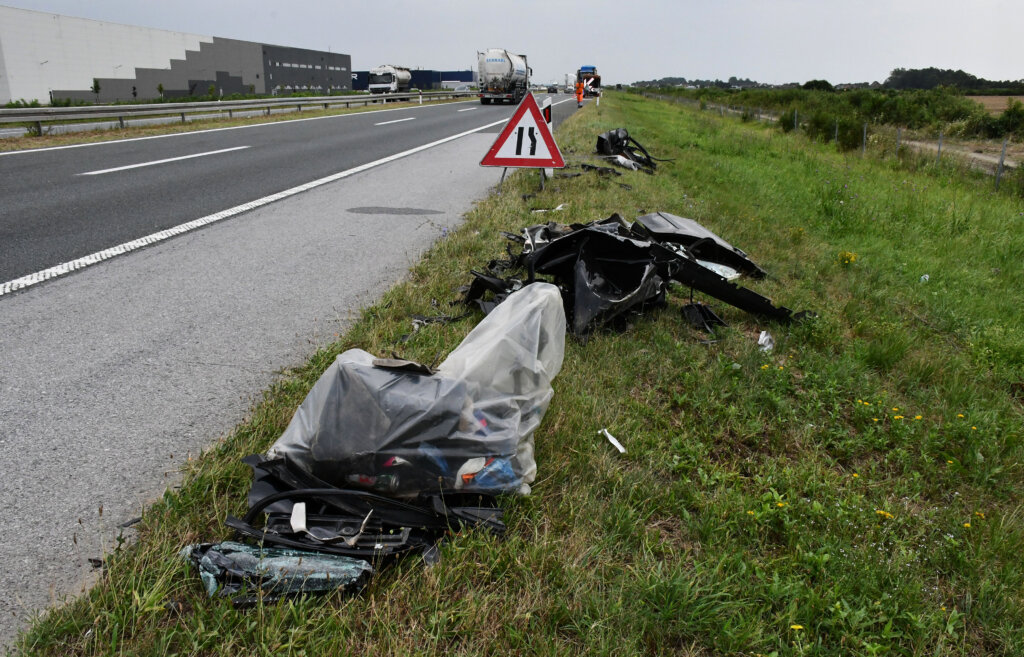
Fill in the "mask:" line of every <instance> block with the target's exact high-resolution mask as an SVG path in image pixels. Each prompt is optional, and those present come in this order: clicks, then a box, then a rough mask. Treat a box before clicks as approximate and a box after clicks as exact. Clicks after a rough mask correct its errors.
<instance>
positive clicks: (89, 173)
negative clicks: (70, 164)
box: [75, 146, 249, 176]
mask: <svg viewBox="0 0 1024 657" xmlns="http://www.w3.org/2000/svg"><path fill="white" fill-rule="evenodd" d="M246 148H249V146H235V147H233V148H222V149H220V150H219V151H208V152H206V153H193V154H192V155H181V156H179V157H168V158H165V159H163V160H153V161H152V162H141V163H139V164H128V165H125V166H123V167H114V168H113V169H100V170H99V171H86V172H85V173H79V174H75V175H79V176H98V175H100V174H101V173H113V172H115V171H126V170H128V169H138V168H139V167H151V166H153V165H154V164H165V163H167V162H177V161H178V160H190V159H192V158H194V157H206V156H207V155H217V154H219V153H230V152H231V151H240V150H244V149H246Z"/></svg>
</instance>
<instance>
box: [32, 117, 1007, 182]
mask: <svg viewBox="0 0 1024 657" xmlns="http://www.w3.org/2000/svg"><path fill="white" fill-rule="evenodd" d="M36 135H37V136H39V137H42V136H43V122H42V121H36ZM1003 150H1004V151H1005V150H1006V149H1005V148H1004V149H1003ZM996 189H998V186H997V187H996Z"/></svg>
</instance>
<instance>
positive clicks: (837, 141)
mask: <svg viewBox="0 0 1024 657" xmlns="http://www.w3.org/2000/svg"><path fill="white" fill-rule="evenodd" d="M835 141H836V146H838V145H839V119H836V139H835Z"/></svg>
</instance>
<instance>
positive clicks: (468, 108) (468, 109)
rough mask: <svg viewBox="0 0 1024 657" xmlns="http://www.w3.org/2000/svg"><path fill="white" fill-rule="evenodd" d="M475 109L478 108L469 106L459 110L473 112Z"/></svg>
mask: <svg viewBox="0 0 1024 657" xmlns="http://www.w3.org/2000/svg"><path fill="white" fill-rule="evenodd" d="M475 109H476V108H475V107H467V108H466V109H460V110H459V111H460V112H472V111H473V110H475Z"/></svg>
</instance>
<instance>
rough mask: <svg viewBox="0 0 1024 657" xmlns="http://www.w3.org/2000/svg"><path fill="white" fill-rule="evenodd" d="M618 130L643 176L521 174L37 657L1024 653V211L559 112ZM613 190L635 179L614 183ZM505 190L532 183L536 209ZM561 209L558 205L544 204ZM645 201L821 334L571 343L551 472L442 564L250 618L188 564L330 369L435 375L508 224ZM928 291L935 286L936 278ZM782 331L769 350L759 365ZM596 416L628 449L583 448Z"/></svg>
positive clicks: (86, 600)
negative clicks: (718, 243) (715, 242)
mask: <svg viewBox="0 0 1024 657" xmlns="http://www.w3.org/2000/svg"><path fill="white" fill-rule="evenodd" d="M619 126H626V127H627V128H629V130H630V132H631V134H632V135H633V136H634V137H636V138H637V139H639V140H640V142H641V143H643V144H644V145H645V146H647V147H648V149H649V150H650V151H651V152H652V153H654V154H655V155H656V156H658V157H665V158H672V159H673V160H674V161H673V162H670V163H665V164H663V165H662V166H661V167H659V170H658V173H657V175H655V176H645V175H644V174H642V173H627V174H626V175H625V176H623V177H621V178H599V177H596V176H594V175H593V174H585V175H584V176H582V177H579V178H572V179H562V180H557V181H555V183H554V184H549V185H548V186H547V189H546V190H545V191H543V192H537V178H536V174H535V173H533V174H532V175H526V174H522V173H521V174H517V175H514V176H512V177H511V179H510V180H509V181H506V188H505V193H503V194H501V195H497V196H492V197H491V198H489V199H487V200H486V201H484V202H482V203H480V204H479V205H478V206H477V207H476V208H475V209H474V210H472V211H471V212H470V213H469V214H468V215H467V217H466V223H465V225H464V226H463V227H462V228H460V229H459V230H458V231H455V232H453V233H451V234H449V235H448V236H447V237H446V238H445V239H443V240H441V241H440V242H438V243H437V244H436V246H435V247H434V248H433V249H432V250H431V251H430V252H429V253H428V254H427V256H426V257H425V258H424V259H423V261H422V262H420V263H418V264H417V265H416V266H415V267H414V268H413V269H412V270H411V272H410V274H409V277H408V280H407V281H406V282H404V283H403V284H401V285H399V286H397V287H395V288H394V289H392V290H390V291H389V292H388V293H387V294H386V295H385V297H384V299H383V300H382V301H381V303H379V304H377V305H375V306H373V307H371V308H367V309H365V310H364V311H363V312H362V314H361V317H360V318H359V319H358V321H357V322H356V323H355V324H354V326H353V327H352V329H351V330H350V331H349V332H348V333H347V334H346V335H344V336H343V337H342V339H340V340H339V341H338V342H337V343H336V344H334V345H331V346H330V347H329V348H326V349H324V350H322V351H320V352H318V353H317V354H316V355H315V356H314V357H313V358H312V360H311V361H310V362H309V363H308V364H307V365H305V366H304V367H302V368H300V369H297V370H295V371H293V372H288V373H287V374H286V375H285V376H283V377H282V378H281V380H280V381H279V382H277V383H276V384H275V385H274V386H273V387H272V388H271V389H269V390H268V391H266V393H265V395H264V398H263V401H262V402H261V403H259V404H257V405H256V406H255V407H254V408H253V409H252V413H251V417H250V418H249V420H248V421H247V422H245V423H244V424H242V425H241V426H239V427H238V429H237V430H236V431H235V432H234V433H233V434H232V435H231V436H229V437H228V438H226V439H225V440H224V441H223V442H222V443H220V444H218V445H217V446H215V447H214V448H212V449H211V450H209V451H208V452H207V453H205V454H204V455H203V456H202V457H201V458H199V459H197V460H196V461H193V462H191V463H189V464H188V465H187V466H186V468H185V477H184V482H183V484H182V487H181V489H180V490H178V491H174V492H168V493H167V494H165V496H164V498H163V500H162V501H161V502H159V503H158V504H156V505H154V506H153V507H152V508H150V509H148V510H147V511H146V513H145V516H144V518H143V520H142V522H141V524H140V526H139V541H138V543H137V544H135V545H134V546H132V547H129V548H125V549H122V550H120V551H118V552H115V553H114V554H112V555H110V556H109V557H108V559H107V568H106V571H105V575H104V577H103V579H102V581H101V582H100V583H99V584H98V585H97V586H96V587H95V588H94V589H93V590H92V591H90V592H89V594H87V595H86V596H84V597H82V598H81V599H79V600H77V601H75V602H73V603H71V604H69V605H68V606H66V607H64V608H62V609H59V610H56V611H54V612H52V613H50V614H48V615H47V616H45V617H43V618H41V619H40V620H39V621H38V622H37V623H35V625H34V626H33V627H32V629H31V631H30V632H28V633H27V634H26V635H25V636H24V637H23V638H22V640H21V644H20V646H21V648H22V649H24V650H25V651H26V652H28V653H33V654H55V655H56V654H60V655H65V654H74V655H92V654H115V653H117V654H120V653H125V654H138V655H161V656H163V655H172V654H204V655H205V654H209V655H222V654H223V655H236V654H274V655H280V654H335V653H340V654H359V653H374V654H445V655H451V654H480V655H490V654H541V655H546V654H595V653H598V654H610V653H615V654H690V655H699V654H719V653H730V654H749V655H753V654H762V655H768V654H778V655H835V654H850V655H879V654H899V655H919V654H920V655H924V654H928V655H954V654H955V655H964V654H967V655H992V654H999V655H1014V654H1020V653H1021V651H1022V650H1024V600H1022V597H1021V596H1022V590H1024V588H1022V586H1024V567H1022V564H1021V562H1020V554H1021V553H1022V551H1024V517H1022V507H1021V503H1020V499H1021V493H1022V492H1024V490H1022V488H1024V486H1022V472H1021V466H1020V463H1021V462H1022V457H1024V454H1022V448H1021V433H1022V432H1021V426H1022V424H1021V404H1022V402H1024V328H1022V327H1024V321H1022V320H1024V303H1022V294H1021V291H1020V289H1019V285H1020V277H1019V275H1018V273H1017V272H1018V271H1019V262H1020V261H1021V258H1022V256H1024V235H1022V232H1021V230H1020V227H1021V224H1022V222H1024V205H1022V204H1021V201H1020V200H1019V199H1017V198H1015V197H1013V196H1012V195H1010V194H1002V195H1000V194H995V193H993V192H992V191H991V184H990V181H989V180H987V179H985V178H983V177H981V176H980V175H978V176H975V175H973V174H971V173H970V172H968V171H963V170H961V169H954V168H944V167H941V166H934V167H930V166H925V165H923V164H922V165H920V166H918V165H914V166H909V167H908V166H907V164H906V163H904V162H902V161H900V160H896V159H892V160H887V161H883V162H879V161H877V160H874V159H864V160H862V159H861V158H859V157H857V156H843V155H840V154H837V153H835V152H834V151H833V149H831V148H828V147H824V146H821V145H816V144H813V143H809V142H807V141H806V140H804V139H802V138H799V137H790V136H785V135H781V134H780V133H778V132H777V131H775V130H771V129H769V128H766V127H763V126H759V125H752V124H743V123H740V122H739V121H738V120H734V119H723V118H720V117H717V116H709V115H707V114H701V113H700V112H698V111H696V110H692V109H687V108H684V107H680V106H678V105H673V104H669V103H662V102H657V101H651V100H646V99H643V98H639V97H636V96H626V95H620V94H609V95H607V96H606V97H605V98H604V99H603V100H602V102H601V105H600V107H599V108H598V107H595V106H593V105H592V104H591V105H588V106H587V108H586V109H585V110H584V111H582V112H579V113H578V114H577V115H575V116H574V117H573V118H572V119H570V120H568V121H566V122H565V123H564V124H563V125H562V127H561V128H560V131H559V134H558V137H559V142H560V144H561V146H562V149H563V152H564V154H565V155H566V156H567V159H568V161H569V163H570V164H578V163H579V162H581V161H584V160H588V159H590V158H591V157H592V155H590V154H591V152H592V150H593V147H594V139H595V136H596V135H597V134H598V133H599V132H602V131H604V130H607V129H609V128H613V127H619ZM620 183H626V184H628V185H629V186H630V188H629V189H626V188H624V187H622V186H621V185H620ZM523 194H535V196H532V197H527V198H526V199H525V200H524V198H523V196H522V195H523ZM559 203H566V204H567V207H566V210H565V211H563V212H560V213H558V214H557V215H551V214H546V215H535V214H531V213H530V210H531V209H534V208H538V207H554V206H556V205H558V204H559ZM655 210H663V211H667V212H672V213H675V214H679V215H682V216H689V217H692V218H694V219H696V220H698V221H700V222H702V223H703V224H704V225H706V226H708V227H709V228H711V229H712V230H714V231H715V232H717V233H718V234H720V235H722V236H723V237H725V238H726V239H728V240H729V241H731V242H732V243H733V244H736V245H738V246H739V247H740V248H742V249H744V250H745V251H746V252H747V253H749V254H751V256H752V257H753V259H754V260H755V261H756V262H758V263H759V264H761V265H762V266H763V267H765V268H766V269H767V270H768V271H769V272H770V273H771V274H772V277H771V278H770V279H768V280H766V281H763V282H756V283H750V286H751V287H752V288H754V289H756V290H757V291H759V292H761V293H763V294H766V295H769V296H771V297H772V298H773V299H774V300H775V301H776V302H777V303H781V304H783V305H786V306H788V307H790V308H794V309H803V308H809V309H812V310H815V311H817V312H818V313H819V314H820V319H818V320H817V321H813V322H808V323H805V324H801V325H794V326H783V325H778V324H771V323H765V322H763V321H760V320H758V319H757V318H754V317H752V316H749V315H747V314H745V313H743V312H741V311H738V310H736V309H733V308H731V307H729V306H726V305H724V304H721V303H718V302H716V301H714V300H710V303H711V305H712V306H713V307H714V308H715V309H716V310H717V311H718V312H719V314H720V315H721V316H722V317H723V318H724V319H725V320H726V321H727V322H728V323H729V325H730V328H728V329H726V330H724V331H723V332H722V334H721V335H720V336H719V337H720V338H721V339H720V340H719V341H718V342H715V343H712V344H705V343H702V336H701V335H699V334H697V333H695V332H694V331H693V330H691V329H690V328H688V327H687V326H686V325H685V323H684V322H683V320H682V319H681V317H680V313H679V306H680V304H681V303H684V302H685V301H686V300H687V299H686V297H687V291H685V290H681V289H675V290H674V291H673V293H672V294H671V295H670V301H669V305H668V307H666V308H664V309H662V310H660V311H657V312H652V313H649V314H648V315H645V316H644V317H639V318H637V319H636V320H635V321H634V322H633V323H632V326H631V327H629V329H628V330H626V331H625V332H624V333H601V334H598V335H595V336H593V337H592V339H591V340H590V341H589V342H588V343H587V344H586V345H581V344H579V343H577V342H575V341H572V340H569V341H568V342H567V346H566V359H565V364H564V367H563V370H562V372H561V374H560V375H559V376H558V377H557V378H556V380H555V397H554V400H553V402H552V404H551V407H550V409H549V410H548V414H547V416H546V418H545V421H544V423H543V425H542V426H541V428H540V429H539V430H538V432H537V434H536V442H537V463H538V467H539V479H538V481H537V483H536V485H535V486H534V492H533V494H532V495H531V496H529V497H526V498H516V499H508V500H506V501H505V503H504V504H505V507H506V509H507V514H506V520H507V522H508V524H509V533H508V536H507V537H506V538H505V539H504V540H496V539H493V538H491V537H489V536H485V535H483V534H482V533H480V534H468V535H462V536H457V537H454V538H453V539H452V540H451V541H450V542H448V543H446V544H445V545H444V547H443V550H442V562H441V563H440V564H439V565H438V566H436V567H434V568H432V569H425V568H424V567H423V565H422V564H421V563H420V562H419V561H418V560H417V559H409V560H407V561H406V562H404V563H402V564H400V565H399V566H398V567H396V568H394V569H392V570H389V571H386V572H383V573H380V574H379V575H378V576H377V577H376V578H375V579H374V580H373V582H372V583H371V585H370V586H369V587H368V588H367V590H365V591H364V592H363V593H362V594H360V595H358V596H354V597H348V598H341V597H333V598H332V597H328V598H309V599H302V600H296V601H292V602H285V603H280V604H273V605H266V606H260V607H258V608H256V609H254V610H250V611H247V612H238V611H235V610H234V609H232V608H231V606H230V605H229V604H228V603H226V602H224V601H220V600H208V599H207V598H206V597H205V595H204V593H203V591H202V588H201V586H200V584H199V581H198V578H197V576H196V575H195V574H194V573H193V572H191V571H190V570H189V568H188V567H186V566H185V565H184V564H183V563H181V562H180V561H179V560H178V559H177V558H176V556H175V555H176V552H177V551H178V549H180V547H181V546H183V545H185V544H187V543H190V542H196V541H201V540H213V539H219V538H226V537H227V536H228V532H226V531H225V528H224V527H223V525H222V520H223V518H224V516H225V515H226V514H227V513H234V514H236V515H238V514H240V513H241V512H243V510H244V505H245V493H246V491H247V488H248V483H249V474H248V471H247V468H246V467H245V466H243V465H241V464H240V463H239V460H238V459H239V458H240V457H242V456H244V455H247V454H250V453H255V452H260V451H263V450H264V449H265V448H266V447H267V446H268V445H269V444H270V443H271V442H272V441H273V440H275V439H276V438H277V436H278V435H279V434H280V433H281V431H283V429H284V427H285V425H286V424H287V422H288V420H289V419H290V417H291V414H292V412H293V411H294V409H295V408H296V407H297V406H298V404H299V403H300V402H301V400H302V398H303V397H304V395H305V393H306V392H307V391H308V389H309V388H310V386H311V385H312V383H313V382H314V381H315V380H316V378H317V376H318V375H319V374H320V372H322V371H323V369H324V368H325V367H326V366H327V364H329V362H330V361H331V360H332V359H333V357H334V355H336V354H337V353H339V352H341V351H342V350H344V349H346V348H349V347H356V346H358V347H361V348H364V349H367V350H368V351H370V352H373V353H388V352H390V351H391V350H393V349H395V350H397V351H399V353H400V354H401V355H403V356H405V357H409V358H413V359H417V360H421V361H426V362H431V361H433V360H434V358H435V356H436V355H437V354H438V353H439V352H440V353H442V354H444V353H447V352H448V351H450V350H451V349H452V348H454V347H455V346H456V345H457V344H458V342H459V341H460V340H461V339H462V337H463V336H464V335H465V334H466V333H467V332H468V331H469V330H470V328H471V327H472V326H473V325H474V324H475V322H476V321H477V320H478V317H477V318H472V319H465V320H462V321H460V322H457V323H454V324H450V325H446V326H445V325H431V326H430V327H428V328H426V329H424V330H421V331H419V332H418V333H416V334H415V335H414V337H413V338H412V339H411V340H409V341H408V342H406V343H401V344H400V343H399V338H400V336H402V335H404V334H406V333H408V332H409V320H408V318H409V315H410V314H412V313H421V314H433V313H434V312H436V310H435V309H434V308H433V302H434V301H435V300H436V301H438V302H441V303H444V302H447V301H449V300H452V299H454V298H455V296H456V292H455V290H456V288H457V287H458V286H460V285H462V284H464V283H466V282H467V281H468V277H467V272H468V270H469V269H470V268H479V267H480V266H481V265H482V263H485V262H486V261H487V260H489V259H490V258H493V257H497V256H500V255H501V254H502V253H503V249H504V240H503V239H502V238H501V236H500V234H499V233H500V231H502V230H509V231H513V232H514V231H517V230H518V229H519V228H520V227H522V226H525V225H529V224H532V223H537V222H538V221H543V220H547V219H550V218H557V219H558V220H559V221H561V222H564V223H570V222H574V221H579V222H584V221H590V220H593V219H599V218H604V217H606V216H608V215H609V214H611V213H612V212H620V213H622V214H623V215H624V216H626V217H627V218H632V217H635V216H636V215H638V214H640V213H643V212H650V211H655ZM926 274H927V277H926V276H925V275H926ZM761 330H769V331H771V332H772V334H773V335H774V337H775V344H776V346H775V349H774V350H773V351H772V352H770V353H764V352H761V351H760V350H759V349H758V347H757V336H758V333H759V332H760V331H761ZM602 427H608V428H609V429H610V431H611V432H612V433H613V434H615V435H616V436H618V437H619V439H620V440H622V442H623V443H625V445H626V447H627V449H628V452H627V453H626V454H624V455H620V454H619V453H618V452H617V451H615V450H614V448H612V447H611V446H610V445H609V444H607V443H606V442H604V440H603V439H602V438H600V437H599V436H598V435H597V430H598V429H600V428H602Z"/></svg>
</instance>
